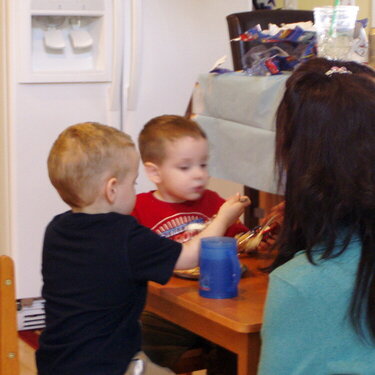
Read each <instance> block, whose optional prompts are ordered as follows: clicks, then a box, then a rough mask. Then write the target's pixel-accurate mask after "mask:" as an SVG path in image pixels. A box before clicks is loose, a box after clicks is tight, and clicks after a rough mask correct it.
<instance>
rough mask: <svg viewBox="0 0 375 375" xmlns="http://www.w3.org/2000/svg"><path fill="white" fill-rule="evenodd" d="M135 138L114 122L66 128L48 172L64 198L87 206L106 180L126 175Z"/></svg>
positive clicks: (58, 140)
mask: <svg viewBox="0 0 375 375" xmlns="http://www.w3.org/2000/svg"><path fill="white" fill-rule="evenodd" d="M129 147H131V148H134V143H133V141H132V140H131V138H130V137H129V136H128V135H127V134H125V133H123V132H121V131H120V130H117V129H115V128H112V127H110V126H106V125H102V124H99V123H95V122H85V123H81V124H76V125H72V126H70V127H68V128H67V129H65V130H64V131H63V132H62V133H61V134H60V135H59V136H58V138H57V139H56V141H55V142H54V144H53V146H52V148H51V151H50V153H49V156H48V163H47V164H48V174H49V178H50V180H51V183H52V185H53V186H54V187H55V188H56V190H57V191H58V193H59V194H60V196H61V198H62V199H63V200H64V202H66V203H67V204H68V205H69V206H71V207H76V208H77V207H78V208H81V207H85V206H87V205H89V204H91V203H93V202H94V201H95V199H96V198H97V196H98V194H99V191H100V188H101V184H102V183H103V180H104V179H105V178H108V177H112V176H113V177H117V178H119V179H122V178H124V177H125V175H126V172H127V170H128V166H127V165H126V163H125V160H124V157H126V152H127V151H128V150H127V149H128V148H129Z"/></svg>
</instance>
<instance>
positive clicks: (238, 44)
mask: <svg viewBox="0 0 375 375" xmlns="http://www.w3.org/2000/svg"><path fill="white" fill-rule="evenodd" d="M306 21H314V13H313V11H312V10H294V9H276V10H268V9H265V10H254V11H250V12H242V13H233V14H230V15H229V16H227V24H228V30H229V38H230V40H232V39H235V38H237V37H238V36H240V35H241V34H243V33H244V32H245V31H247V30H249V29H250V28H252V27H254V26H256V25H258V24H259V25H260V26H261V28H262V29H268V24H270V23H274V24H276V25H278V26H280V25H281V24H284V23H295V22H306ZM230 45H231V50H232V60H233V68H234V70H241V69H242V68H243V67H242V58H243V56H245V54H246V52H247V51H248V50H249V48H250V47H249V43H247V42H243V41H231V42H230Z"/></svg>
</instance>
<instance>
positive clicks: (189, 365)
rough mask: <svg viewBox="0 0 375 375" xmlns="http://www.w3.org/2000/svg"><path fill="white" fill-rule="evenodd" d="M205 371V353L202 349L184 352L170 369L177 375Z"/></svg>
mask: <svg viewBox="0 0 375 375" xmlns="http://www.w3.org/2000/svg"><path fill="white" fill-rule="evenodd" d="M205 369H206V364H205V353H204V349H203V348H194V349H190V350H188V351H186V352H185V353H184V354H183V355H182V356H181V358H180V359H179V360H178V361H177V363H176V364H175V365H174V366H173V368H172V370H173V371H174V372H175V373H176V374H179V375H192V372H194V371H199V370H205Z"/></svg>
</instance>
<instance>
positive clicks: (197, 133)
mask: <svg viewBox="0 0 375 375" xmlns="http://www.w3.org/2000/svg"><path fill="white" fill-rule="evenodd" d="M184 137H192V138H195V139H198V138H204V139H207V136H206V133H205V132H204V131H203V130H202V129H201V128H200V127H199V125H198V124H197V123H196V122H195V121H193V120H189V119H187V118H185V117H182V116H177V115H163V116H158V117H155V118H153V119H151V120H150V121H149V122H147V123H146V125H145V126H144V127H143V129H142V131H141V133H140V134H139V137H138V146H139V151H140V154H141V158H142V161H143V163H145V162H152V163H156V164H161V163H162V162H163V160H164V159H165V149H166V147H165V146H166V144H167V142H173V141H175V140H177V139H180V138H184Z"/></svg>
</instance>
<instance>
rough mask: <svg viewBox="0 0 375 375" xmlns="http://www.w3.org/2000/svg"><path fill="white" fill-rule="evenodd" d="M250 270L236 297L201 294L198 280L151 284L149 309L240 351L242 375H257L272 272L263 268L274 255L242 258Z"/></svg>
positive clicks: (239, 358)
mask: <svg viewBox="0 0 375 375" xmlns="http://www.w3.org/2000/svg"><path fill="white" fill-rule="evenodd" d="M240 261H241V263H243V264H245V265H246V266H247V268H248V270H247V271H246V272H245V273H244V277H243V278H242V279H241V281H240V284H239V295H238V297H236V298H232V299H209V298H203V297H200V296H199V294H198V281H192V280H184V279H180V278H177V277H173V278H172V279H171V280H170V281H169V283H168V284H167V285H164V286H161V285H159V284H156V283H149V288H148V298H147V306H146V309H147V310H148V311H152V312H154V313H155V314H157V315H159V316H161V317H162V318H164V319H167V320H169V321H171V322H173V323H176V324H178V325H180V326H182V327H184V328H186V329H188V330H190V331H192V332H194V333H196V334H198V335H200V336H202V337H204V338H206V339H208V340H210V341H212V342H214V343H216V344H218V345H221V346H222V347H224V348H226V349H228V350H231V351H232V352H234V353H236V354H237V358H238V360H237V361H238V362H237V363H238V370H237V373H238V375H256V372H257V366H258V360H259V352H260V336H259V332H260V328H261V325H262V316H263V306H264V302H265V297H266V290H267V284H268V275H267V274H264V273H262V272H261V271H259V269H258V268H259V267H263V266H265V265H266V264H269V262H270V257H268V256H267V257H266V256H263V257H260V256H258V257H249V256H245V257H241V258H240Z"/></svg>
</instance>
